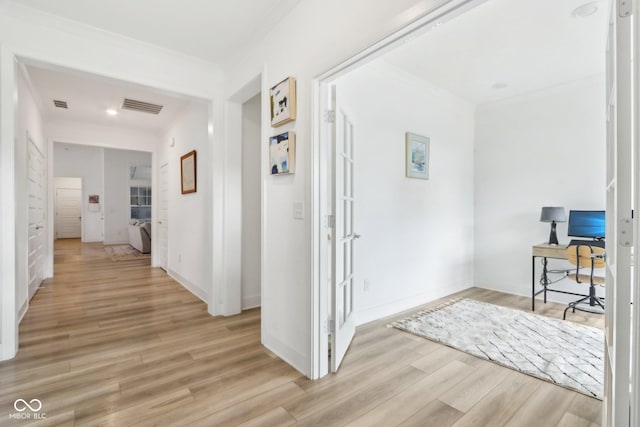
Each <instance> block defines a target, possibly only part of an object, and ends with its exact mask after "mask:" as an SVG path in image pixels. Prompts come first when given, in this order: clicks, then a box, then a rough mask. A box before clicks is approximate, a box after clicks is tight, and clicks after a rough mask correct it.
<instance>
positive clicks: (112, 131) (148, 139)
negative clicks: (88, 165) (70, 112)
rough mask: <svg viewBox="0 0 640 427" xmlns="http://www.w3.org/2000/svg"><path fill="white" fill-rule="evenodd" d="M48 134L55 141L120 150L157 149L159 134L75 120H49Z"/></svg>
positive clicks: (151, 150)
mask: <svg viewBox="0 0 640 427" xmlns="http://www.w3.org/2000/svg"><path fill="white" fill-rule="evenodd" d="M46 126H47V136H48V137H49V139H50V140H53V141H55V142H65V143H72V144H82V145H92V146H98V147H105V148H115V149H119V150H136V151H146V152H150V153H151V152H153V151H155V149H156V147H157V145H158V140H159V135H156V134H154V133H152V132H145V131H142V130H139V129H131V128H125V127H118V126H103V125H98V124H94V123H89V122H79V121H75V120H48V121H47V123H46Z"/></svg>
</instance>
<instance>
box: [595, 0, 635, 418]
mask: <svg viewBox="0 0 640 427" xmlns="http://www.w3.org/2000/svg"><path fill="white" fill-rule="evenodd" d="M631 3H632V2H631V0H626V1H618V0H614V1H613V2H612V8H611V14H610V20H609V31H608V41H607V59H606V61H607V76H606V80H607V84H606V90H607V91H606V102H607V110H606V111H607V232H606V234H607V279H606V283H607V285H606V310H605V398H604V415H603V416H604V420H603V425H605V426H611V427H614V426H615V427H622V426H629V425H630V417H631V412H632V411H631V405H630V402H631V401H630V363H631V360H633V359H635V358H636V357H637V354H636V353H637V349H635V347H637V342H636V343H635V344H634V346H633V347H632V346H631V345H630V338H631V332H632V331H631V320H632V311H631V310H632V305H631V304H630V302H631V296H632V290H633V288H634V286H633V283H634V282H636V281H634V280H632V276H633V275H634V273H633V272H632V259H631V256H632V251H631V249H632V247H633V246H634V244H635V243H636V242H634V239H636V238H635V235H634V231H633V229H634V227H633V223H634V221H636V220H634V219H633V214H632V210H633V205H634V204H635V203H634V200H633V191H634V186H633V182H634V180H635V182H638V181H637V178H638V176H637V172H636V169H637V168H634V165H633V154H634V151H635V152H637V143H636V138H634V135H633V127H634V120H633V110H634V106H633V104H634V96H633V88H634V84H633V82H634V79H633V75H634V72H633V65H632V61H631V58H632V55H631V52H632V49H633V43H632V40H633V32H634V30H633V26H632V9H631ZM636 212H638V211H637V210H636ZM633 308H634V310H636V311H637V304H635V306H634V307H633ZM636 317H637V316H636ZM632 348H633V349H634V351H633V354H632ZM636 409H637V408H636ZM636 409H634V411H633V412H635V411H636ZM634 425H635V424H634Z"/></svg>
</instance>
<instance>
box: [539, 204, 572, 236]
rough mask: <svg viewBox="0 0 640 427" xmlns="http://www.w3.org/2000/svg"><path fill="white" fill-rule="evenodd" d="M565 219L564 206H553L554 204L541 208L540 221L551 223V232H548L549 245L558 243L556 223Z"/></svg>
mask: <svg viewBox="0 0 640 427" xmlns="http://www.w3.org/2000/svg"><path fill="white" fill-rule="evenodd" d="M566 220H567V216H566V215H565V213H564V208H561V207H555V206H545V207H543V208H542V212H540V222H550V223H551V233H550V234H549V244H550V245H557V244H558V235H557V234H556V223H557V222H565V221H566Z"/></svg>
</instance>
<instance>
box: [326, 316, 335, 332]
mask: <svg viewBox="0 0 640 427" xmlns="http://www.w3.org/2000/svg"><path fill="white" fill-rule="evenodd" d="M335 331H336V322H334V321H333V319H327V320H326V321H325V324H324V333H325V334H332V333H334V332H335Z"/></svg>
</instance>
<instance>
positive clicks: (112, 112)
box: [106, 108, 118, 116]
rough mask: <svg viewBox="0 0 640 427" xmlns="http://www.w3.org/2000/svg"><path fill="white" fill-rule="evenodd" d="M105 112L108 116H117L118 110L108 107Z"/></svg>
mask: <svg viewBox="0 0 640 427" xmlns="http://www.w3.org/2000/svg"><path fill="white" fill-rule="evenodd" d="M106 113H107V114H108V115H110V116H117V115H118V112H117V111H116V110H114V109H113V108H109V109H108V110H107V111H106Z"/></svg>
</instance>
